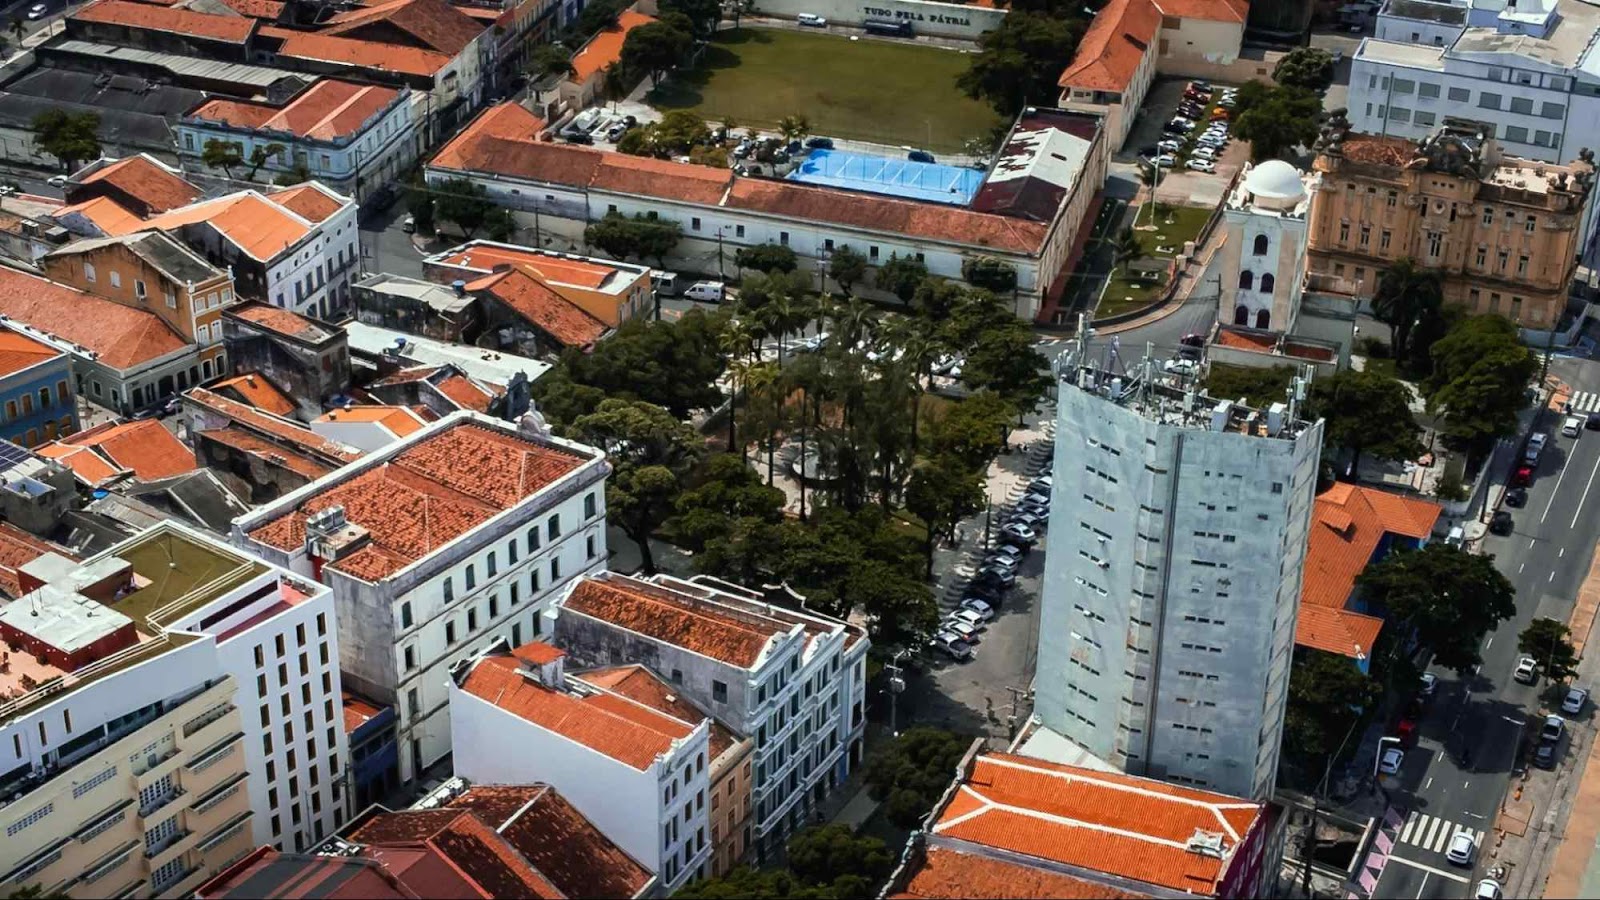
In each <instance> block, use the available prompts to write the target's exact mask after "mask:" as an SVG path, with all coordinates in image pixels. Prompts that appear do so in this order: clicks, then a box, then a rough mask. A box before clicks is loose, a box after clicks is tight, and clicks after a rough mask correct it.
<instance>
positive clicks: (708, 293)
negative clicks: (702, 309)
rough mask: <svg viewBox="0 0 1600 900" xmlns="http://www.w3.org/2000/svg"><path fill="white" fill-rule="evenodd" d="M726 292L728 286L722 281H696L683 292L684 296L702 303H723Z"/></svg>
mask: <svg viewBox="0 0 1600 900" xmlns="http://www.w3.org/2000/svg"><path fill="white" fill-rule="evenodd" d="M726 294H727V288H726V287H724V286H723V284H722V282H720V281H696V282H695V283H694V284H691V285H689V289H688V290H686V291H684V292H683V296H684V297H686V298H688V299H690V300H699V301H700V302H702V303H721V302H722V298H723V297H724V296H725V295H726Z"/></svg>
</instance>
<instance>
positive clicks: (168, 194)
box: [82, 154, 200, 212]
mask: <svg viewBox="0 0 1600 900" xmlns="http://www.w3.org/2000/svg"><path fill="white" fill-rule="evenodd" d="M98 182H105V183H106V184H110V185H113V186H114V187H116V188H117V189H119V190H121V191H122V192H123V193H124V194H127V195H128V196H130V197H133V198H134V199H136V200H139V201H140V202H142V203H144V204H145V205H146V206H148V207H150V210H151V211H152V212H166V211H167V210H169V209H176V208H177V207H180V206H184V205H186V204H189V203H193V202H194V201H196V200H198V199H200V189H199V188H198V187H195V186H194V185H192V184H190V183H189V182H187V181H185V180H184V179H183V177H182V176H180V175H178V174H177V173H175V172H173V171H172V170H170V169H168V168H167V167H166V166H163V165H161V164H160V163H157V162H156V161H154V160H152V159H150V158H149V157H147V156H145V155H143V154H140V155H138V156H129V157H127V158H125V159H119V160H117V161H116V162H114V163H111V164H109V165H106V166H102V167H101V168H99V169H96V170H95V171H93V172H91V173H89V175H88V176H86V177H85V178H84V179H83V181H82V184H96V183H98Z"/></svg>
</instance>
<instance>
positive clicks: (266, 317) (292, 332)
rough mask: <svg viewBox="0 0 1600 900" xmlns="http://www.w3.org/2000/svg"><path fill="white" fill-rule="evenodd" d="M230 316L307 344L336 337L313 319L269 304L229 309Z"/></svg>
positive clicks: (255, 302) (247, 303)
mask: <svg viewBox="0 0 1600 900" xmlns="http://www.w3.org/2000/svg"><path fill="white" fill-rule="evenodd" d="M228 315H230V316H232V317H233V318H236V319H239V320H241V321H244V322H249V323H250V324H252V325H259V326H260V327H262V328H264V329H266V330H267V331H271V332H274V333H277V334H281V335H283V336H284V337H291V338H296V339H298V340H302V341H306V342H307V343H312V344H317V343H321V342H322V341H324V340H327V339H328V338H329V337H334V336H336V334H335V333H333V332H330V331H329V330H328V329H326V328H324V327H323V326H321V325H319V324H317V323H316V322H313V321H312V320H311V319H309V318H307V317H305V316H302V315H300V314H299V313H297V312H291V311H289V310H287V309H282V308H280V307H276V306H273V305H271V304H269V303H261V302H257V301H247V302H245V303H240V304H237V305H235V306H230V307H228Z"/></svg>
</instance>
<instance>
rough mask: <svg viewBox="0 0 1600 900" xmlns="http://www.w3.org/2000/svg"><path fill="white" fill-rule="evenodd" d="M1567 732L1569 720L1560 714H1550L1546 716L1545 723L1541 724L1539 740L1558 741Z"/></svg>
mask: <svg viewBox="0 0 1600 900" xmlns="http://www.w3.org/2000/svg"><path fill="white" fill-rule="evenodd" d="M1566 733H1567V720H1566V719H1563V718H1561V717H1560V716H1555V715H1550V716H1545V717H1544V724H1543V725H1541V726H1539V740H1541V741H1547V742H1549V743H1552V744H1553V743H1556V742H1557V741H1559V740H1561V738H1562V736H1563V735H1565V734H1566Z"/></svg>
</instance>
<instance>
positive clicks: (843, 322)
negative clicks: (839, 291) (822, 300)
mask: <svg viewBox="0 0 1600 900" xmlns="http://www.w3.org/2000/svg"><path fill="white" fill-rule="evenodd" d="M828 318H829V319H831V320H832V321H833V328H834V334H835V338H836V340H835V344H836V345H838V346H842V347H847V348H854V347H855V345H856V344H859V343H861V339H862V338H863V337H866V336H867V335H868V334H869V333H870V332H871V331H872V330H873V326H874V325H875V324H876V322H877V315H876V314H875V313H874V311H873V309H872V306H871V305H870V304H868V303H867V301H865V300H862V299H861V298H859V297H851V298H850V299H849V300H846V301H844V302H842V303H840V302H834V303H832V304H830V305H829V309H828Z"/></svg>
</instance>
